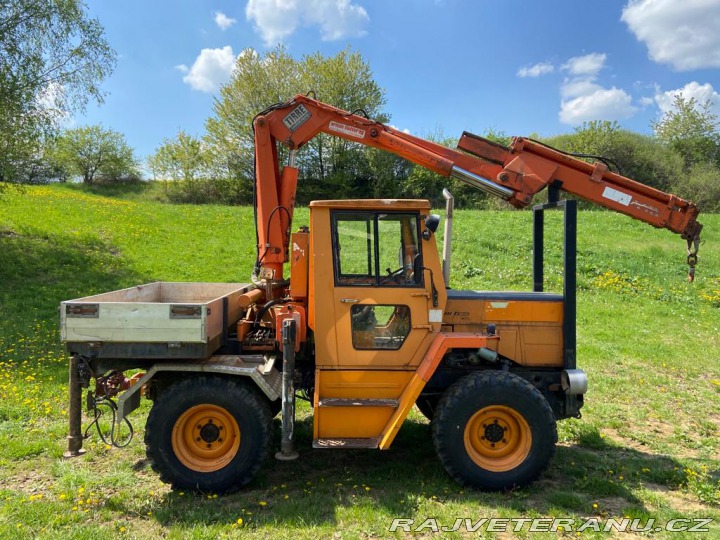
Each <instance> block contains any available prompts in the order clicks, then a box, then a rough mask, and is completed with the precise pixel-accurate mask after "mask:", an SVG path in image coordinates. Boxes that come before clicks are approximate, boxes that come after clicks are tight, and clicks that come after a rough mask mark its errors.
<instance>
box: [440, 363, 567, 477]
mask: <svg viewBox="0 0 720 540" xmlns="http://www.w3.org/2000/svg"><path fill="white" fill-rule="evenodd" d="M432 427H433V442H434V443H435V448H436V450H437V453H438V456H439V457H440V460H441V461H442V463H443V465H444V466H445V469H446V470H447V471H448V472H449V473H450V475H451V476H452V477H453V478H455V479H456V480H457V481H458V482H460V483H461V484H464V485H468V486H471V487H475V488H478V489H486V490H504V489H512V488H514V487H520V486H524V485H527V484H529V483H530V482H532V481H533V480H535V479H536V478H537V477H538V476H540V474H541V473H542V472H543V471H544V470H545V469H546V468H547V466H548V464H549V463H550V461H551V459H552V457H553V455H554V454H555V443H556V442H557V427H556V423H555V416H554V415H553V412H552V409H551V408H550V405H549V404H548V402H547V401H546V400H545V398H544V397H543V395H542V394H541V393H540V391H539V390H538V389H537V388H535V387H534V386H533V385H532V384H530V383H529V382H527V381H526V380H525V379H523V378H521V377H518V376H517V375H513V374H511V373H506V372H500V371H486V372H478V373H472V374H470V375H467V376H465V377H463V378H462V379H460V380H459V381H457V382H456V383H455V384H454V385H453V386H451V387H450V388H449V389H448V390H447V392H446V393H445V395H443V397H442V398H441V400H440V402H439V403H438V405H437V408H436V410H435V416H434V418H433V421H432Z"/></svg>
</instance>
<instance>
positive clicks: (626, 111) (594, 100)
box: [560, 86, 637, 125]
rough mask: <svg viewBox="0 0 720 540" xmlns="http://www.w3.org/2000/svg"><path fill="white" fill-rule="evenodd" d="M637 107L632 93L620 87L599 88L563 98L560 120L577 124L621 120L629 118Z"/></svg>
mask: <svg viewBox="0 0 720 540" xmlns="http://www.w3.org/2000/svg"><path fill="white" fill-rule="evenodd" d="M636 111H637V108H636V107H634V106H633V104H632V98H631V97H630V95H629V94H628V93H627V92H625V90H622V89H620V88H615V87H614V86H613V87H612V88H597V89H596V90H595V91H594V92H592V93H589V94H586V95H582V96H578V97H576V98H573V99H569V100H563V101H562V103H561V108H560V121H561V122H562V123H564V124H572V125H577V124H581V123H583V122H587V121H590V120H619V119H621V118H629V117H630V116H632V115H633V114H635V112H636Z"/></svg>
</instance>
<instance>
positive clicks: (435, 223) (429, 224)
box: [422, 214, 440, 240]
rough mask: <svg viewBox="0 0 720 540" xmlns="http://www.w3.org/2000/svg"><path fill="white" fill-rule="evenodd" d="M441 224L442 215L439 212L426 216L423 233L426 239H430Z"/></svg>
mask: <svg viewBox="0 0 720 540" xmlns="http://www.w3.org/2000/svg"><path fill="white" fill-rule="evenodd" d="M439 226H440V216H438V215H437V214H430V215H429V216H428V217H426V218H425V230H424V231H423V233H422V237H423V239H424V240H430V233H434V232H435V231H437V228H438V227H439Z"/></svg>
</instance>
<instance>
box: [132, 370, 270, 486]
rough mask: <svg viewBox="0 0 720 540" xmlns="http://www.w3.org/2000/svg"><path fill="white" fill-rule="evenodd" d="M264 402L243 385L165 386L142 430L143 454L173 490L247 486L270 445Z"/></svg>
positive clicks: (190, 382) (200, 382)
mask: <svg viewBox="0 0 720 540" xmlns="http://www.w3.org/2000/svg"><path fill="white" fill-rule="evenodd" d="M270 414H271V413H270V407H269V403H268V400H267V399H265V398H264V396H262V395H260V394H259V392H258V391H257V390H256V389H255V388H253V387H252V386H251V385H250V384H249V383H248V382H247V381H244V380H232V379H227V378H223V377H213V376H198V377H193V378H188V379H183V380H181V381H178V382H176V383H174V384H172V385H170V386H168V387H167V388H166V389H165V390H164V391H163V392H162V393H161V394H160V395H159V396H158V397H157V399H156V400H155V403H154V405H153V408H152V410H151V411H150V415H149V416H148V421H147V425H146V428H145V444H146V447H147V455H148V458H149V459H150V462H151V464H152V467H153V469H154V470H155V471H156V472H158V473H159V474H160V478H161V479H162V480H163V481H164V482H167V483H169V484H172V485H173V487H177V488H185V489H195V490H198V491H216V492H228V491H234V490H237V489H239V488H241V487H242V486H244V485H246V484H247V483H248V482H250V480H252V478H253V476H254V475H255V473H256V472H257V470H258V469H259V468H260V465H261V464H262V461H263V460H264V459H265V457H266V455H267V453H268V448H269V444H270V432H271V424H272V418H271V416H270Z"/></svg>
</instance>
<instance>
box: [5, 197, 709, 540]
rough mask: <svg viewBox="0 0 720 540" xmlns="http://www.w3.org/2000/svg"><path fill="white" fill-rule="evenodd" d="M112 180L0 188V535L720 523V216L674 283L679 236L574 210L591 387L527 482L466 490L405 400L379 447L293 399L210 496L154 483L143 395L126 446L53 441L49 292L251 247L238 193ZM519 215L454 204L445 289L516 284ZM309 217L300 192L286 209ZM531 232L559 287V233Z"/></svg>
mask: <svg viewBox="0 0 720 540" xmlns="http://www.w3.org/2000/svg"><path fill="white" fill-rule="evenodd" d="M113 195H114V196H112V197H111V196H105V195H103V194H102V193H92V192H88V191H87V190H84V189H82V188H77V187H73V186H49V187H47V186H44V187H29V188H26V189H25V190H24V191H23V192H21V193H18V192H15V191H9V192H6V193H5V194H4V195H2V196H1V197H0V255H1V256H2V263H1V264H0V448H1V449H2V451H1V452H0V538H6V537H7V538H10V537H12V538H23V537H28V538H35V537H41V538H42V537H48V538H58V537H63V538H65V537H73V538H93V539H95V538H116V537H117V536H118V535H125V536H126V537H128V538H155V537H158V536H167V537H170V538H217V537H221V536H230V537H233V536H250V537H256V538H273V539H274V538H326V537H332V535H333V534H334V533H335V532H336V531H337V532H339V534H341V535H342V537H343V538H356V537H369V536H380V537H385V536H390V537H393V536H396V537H402V536H403V533H390V532H388V528H389V526H390V523H391V522H392V518H394V517H398V518H408V519H415V520H416V524H415V526H416V527H417V526H419V525H420V523H422V521H424V520H425V519H426V518H436V519H437V520H438V523H439V524H440V525H448V526H452V523H453V522H454V520H455V519H456V518H465V517H467V518H472V519H473V520H476V519H478V518H480V517H496V518H521V517H541V516H556V517H569V518H579V517H583V516H585V517H586V516H591V517H592V516H595V517H598V518H600V519H601V520H604V519H607V518H613V517H615V518H623V517H625V516H628V517H631V518H641V519H642V520H643V521H644V520H645V519H647V518H655V519H657V520H658V523H659V524H662V523H664V522H666V521H668V520H670V519H674V518H696V517H697V518H700V517H707V518H714V520H715V523H714V527H715V533H716V534H720V482H719V478H720V461H719V459H718V456H719V455H720V412H719V411H720V250H718V249H717V246H718V242H719V241H720V234H719V233H718V230H720V216H717V215H711V216H704V218H703V219H702V220H701V221H703V223H705V231H706V233H705V235H704V238H705V245H704V246H703V248H702V249H701V252H700V257H701V258H700V265H699V267H698V277H697V280H696V282H695V284H692V285H691V284H688V283H687V282H686V279H685V275H686V268H685V265H684V259H685V255H684V247H685V246H684V242H683V241H682V240H681V239H680V238H679V237H677V236H675V235H673V234H671V233H669V232H667V231H661V230H655V229H652V228H651V227H649V226H647V225H645V224H642V223H639V222H635V221H632V220H631V219H629V218H626V217H623V216H620V215H616V214H613V213H609V212H599V211H597V212H593V211H584V212H581V213H580V216H579V242H578V244H579V245H578V283H579V293H578V346H579V350H578V364H579V366H580V367H583V368H584V369H585V370H586V371H587V372H588V373H589V377H590V385H591V389H590V392H589V394H588V395H587V397H586V407H585V408H584V409H583V414H584V416H583V418H582V419H581V420H570V421H565V422H563V423H561V425H560V440H561V442H560V447H559V449H558V453H557V456H556V458H555V460H554V462H553V464H552V466H551V468H550V470H549V471H548V473H547V474H546V475H545V476H544V477H543V478H542V479H541V480H540V481H539V482H537V483H536V484H534V485H533V486H531V487H530V488H527V489H524V490H519V491H515V492H512V493H506V494H486V493H475V492H471V491H468V490H463V489H462V488H460V487H459V486H458V485H456V484H455V483H454V482H453V481H452V480H451V479H450V478H449V477H448V476H447V475H446V473H445V472H444V470H443V468H442V466H441V465H440V463H439V461H438V460H437V458H436V457H435V454H434V450H433V447H432V442H431V438H430V429H429V425H428V423H427V421H426V420H425V419H424V418H423V417H422V416H420V415H419V414H413V415H412V417H411V418H410V419H409V421H408V422H406V424H405V426H403V428H402V430H401V432H400V434H399V436H398V438H397V440H396V442H395V443H394V445H393V448H392V449H391V450H390V451H388V452H385V453H378V452H376V451H337V452H332V451H321V450H311V449H310V443H311V433H312V423H311V418H310V411H309V410H308V409H307V408H301V410H300V419H301V420H300V422H299V430H298V446H299V450H300V452H301V459H300V460H298V461H297V462H294V463H280V462H275V461H272V460H268V462H267V463H266V465H265V467H264V469H263V470H262V472H261V473H260V475H259V477H258V478H257V479H256V480H255V481H254V482H253V483H252V484H251V486H250V487H249V488H248V489H246V490H244V491H242V492H241V493H238V494H235V495H231V496H219V497H215V496H212V495H211V496H201V495H195V494H191V493H182V492H171V491H170V490H169V489H168V487H167V486H165V485H163V484H162V483H160V482H159V480H158V478H157V476H156V475H155V474H154V473H152V471H150V470H149V468H148V467H147V465H146V463H145V462H144V461H143V458H144V447H143V445H142V442H141V441H142V426H143V424H144V416H145V415H146V414H147V410H148V405H147V404H145V405H144V406H143V407H142V408H141V410H139V411H137V412H136V413H134V414H133V417H132V420H133V423H134V425H135V427H136V428H137V431H138V432H139V433H138V436H137V438H136V439H135V441H133V442H132V443H131V444H130V446H129V447H127V448H125V449H122V450H118V449H109V448H106V447H105V446H104V445H103V444H101V443H100V442H99V441H98V439H97V435H94V436H91V438H90V439H89V440H88V441H87V442H86V444H85V446H86V448H87V449H88V453H87V454H86V455H85V456H84V457H82V458H77V459H74V460H70V461H64V460H62V459H61V455H62V452H63V451H64V449H65V439H64V438H65V436H66V421H67V420H66V419H67V413H66V407H67V404H66V402H67V397H66V394H67V383H66V380H67V357H66V355H65V353H64V350H63V348H62V347H61V345H60V343H59V334H58V323H57V319H58V315H57V307H58V303H59V302H60V301H61V300H68V299H72V298H76V297H80V296H85V295H89V294H94V293H99V292H103V291H107V290H112V289H117V288H121V287H126V286H132V285H137V284H140V283H144V282H150V281H156V280H168V281H173V280H177V281H228V282H229V281H233V282H237V281H240V282H246V281H248V279H247V278H248V276H249V274H250V270H251V265H252V262H253V261H254V258H255V248H254V242H255V233H254V226H253V218H252V210H251V209H249V208H237V207H226V206H191V205H187V206H185V205H167V204H161V203H159V202H153V201H152V200H148V197H146V196H144V195H143V194H142V193H137V192H136V193H132V192H131V193H127V192H123V193H117V192H116V193H113ZM559 217H560V216H559V215H556V216H553V219H551V225H555V227H554V228H555V229H556V230H558V231H559V223H560V222H559ZM531 221H532V218H531V214H530V213H528V212H509V211H508V212H494V211H483V212H480V211H460V212H457V217H456V222H455V238H454V255H453V264H452V279H451V284H452V286H453V288H473V289H515V290H523V289H530V287H531V260H532V259H531V252H530V248H531ZM306 224H308V213H307V210H306V209H298V211H297V212H296V218H295V222H294V226H295V227H297V226H300V225H306ZM548 242H549V244H550V248H549V249H550V251H552V255H551V257H550V261H551V264H552V268H551V272H550V274H549V281H550V284H551V286H552V287H554V288H555V289H556V290H558V289H559V288H560V283H561V268H560V261H561V254H560V246H559V235H558V234H555V235H552V234H551V235H550V238H549V240H548ZM276 422H277V420H276ZM86 423H87V419H86ZM525 531H527V528H526V529H525ZM425 532H426V533H427V532H430V531H429V530H426V531H425ZM458 534H459V533H458ZM465 534H467V533H465ZM486 534H487V535H488V536H490V537H492V536H493V534H492V533H486ZM518 534H520V535H527V532H525V533H522V534H521V533H518ZM550 534H552V536H553V537H554V536H555V533H549V534H548V537H549V536H550ZM564 534H567V535H568V536H574V533H570V532H567V531H566V532H565V533H564ZM663 534H665V533H661V534H660V536H662V535H663ZM668 534H669V533H668ZM408 535H409V534H408ZM459 536H462V535H461V534H459ZM511 536H512V535H511ZM590 536H592V534H591V535H590ZM598 536H601V535H598ZM688 536H692V534H690V533H688ZM501 537H502V535H501Z"/></svg>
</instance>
